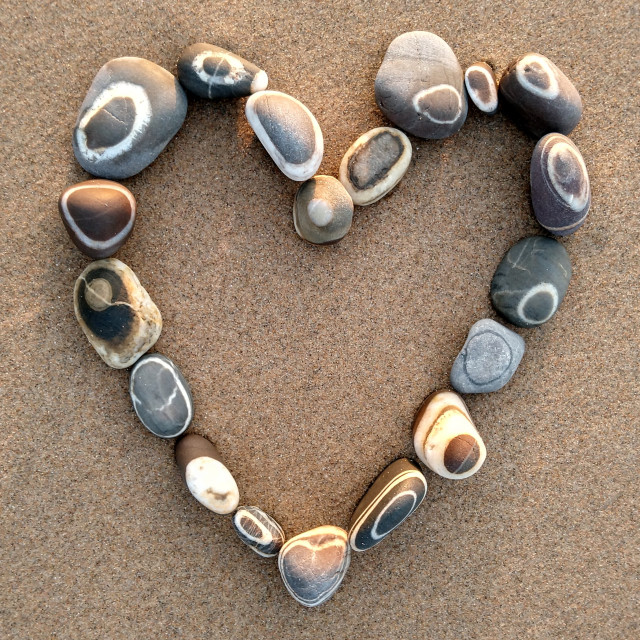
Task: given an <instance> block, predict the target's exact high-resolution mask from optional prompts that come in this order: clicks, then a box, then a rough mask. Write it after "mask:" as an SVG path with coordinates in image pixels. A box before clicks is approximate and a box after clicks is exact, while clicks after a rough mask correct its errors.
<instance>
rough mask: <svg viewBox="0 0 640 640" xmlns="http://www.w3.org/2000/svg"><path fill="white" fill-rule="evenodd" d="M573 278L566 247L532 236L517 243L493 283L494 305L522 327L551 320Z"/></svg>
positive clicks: (499, 267)
mask: <svg viewBox="0 0 640 640" xmlns="http://www.w3.org/2000/svg"><path fill="white" fill-rule="evenodd" d="M570 279H571V262H570V260H569V255H568V254H567V251H566V250H565V248H564V247H563V246H562V245H561V244H560V243H559V242H558V241H557V240H554V239H553V238H545V237H543V236H531V237H529V238H525V239H524V240H520V242H518V243H517V244H515V245H514V246H513V247H511V249H509V251H507V253H506V255H505V256H504V258H503V259H502V261H501V262H500V264H499V265H498V268H497V269H496V272H495V274H494V276H493V280H492V281H491V302H492V303H493V306H494V307H495V309H496V311H498V312H499V313H500V314H501V315H502V316H504V317H505V318H506V319H507V320H508V321H509V322H511V323H513V324H515V325H516V326H518V327H535V326H537V325H539V324H543V323H544V322H546V321H547V320H549V319H550V318H551V317H552V316H553V314H554V313H555V312H556V311H557V309H558V306H559V305H560V303H561V302H562V300H563V298H564V296H565V294H566V293H567V289H568V287H569V280H570Z"/></svg>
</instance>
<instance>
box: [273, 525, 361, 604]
mask: <svg viewBox="0 0 640 640" xmlns="http://www.w3.org/2000/svg"><path fill="white" fill-rule="evenodd" d="M350 552H351V549H350V547H349V543H348V541H347V532H346V531H344V530H343V529H340V528H339V527H334V526H324V527H317V528H316V529H311V531H307V532H305V533H301V534H300V535H298V536H296V537H295V538H291V540H287V542H285V543H284V546H283V547H282V549H281V550H280V554H279V555H278V568H279V569H280V575H281V576H282V581H283V582H284V586H285V587H286V588H287V591H289V593H290V594H291V595H292V596H293V597H294V598H295V600H297V601H298V602H299V603H300V604H302V605H304V606H305V607H316V606H318V605H319V604H322V603H323V602H325V601H326V600H328V599H329V598H330V597H331V596H332V595H333V594H334V593H335V592H336V590H337V589H338V587H339V586H340V583H341V582H342V580H343V578H344V576H345V574H346V573H347V569H348V568H349V562H350V560H351V553H350Z"/></svg>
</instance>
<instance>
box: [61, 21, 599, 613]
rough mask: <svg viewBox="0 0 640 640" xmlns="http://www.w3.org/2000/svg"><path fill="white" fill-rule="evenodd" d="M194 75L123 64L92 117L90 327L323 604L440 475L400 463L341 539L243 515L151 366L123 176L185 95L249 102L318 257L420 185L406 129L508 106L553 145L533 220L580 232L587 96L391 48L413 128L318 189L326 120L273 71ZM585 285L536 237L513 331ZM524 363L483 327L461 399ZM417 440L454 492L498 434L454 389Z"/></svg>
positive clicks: (514, 282) (460, 368)
mask: <svg viewBox="0 0 640 640" xmlns="http://www.w3.org/2000/svg"><path fill="white" fill-rule="evenodd" d="M177 67H178V78H177V79H176V78H174V76H173V75H171V74H170V73H169V72H168V71H166V70H164V69H162V68H161V67H159V66H158V65H156V64H154V63H153V62H150V61H148V60H143V59H140V58H118V59H116V60H112V61H110V62H108V63H107V64H105V65H104V66H103V67H102V69H100V71H99V72H98V74H97V75H96V77H95V79H94V81H93V83H92V85H91V87H90V89H89V92H88V94H87V96H86V98H85V100H84V102H83V103H82V106H81V108H80V113H79V115H78V119H77V122H76V126H75V129H74V132H73V149H74V152H75V155H76V157H77V159H78V161H79V162H80V164H81V165H82V166H83V167H84V168H85V169H86V170H87V171H88V172H89V173H91V174H92V175H94V176H97V177H98V178H99V179H96V180H88V181H85V182H82V183H80V184H76V185H73V186H71V187H69V188H68V189H66V190H65V192H64V193H63V194H62V195H61V197H60V200H59V211H60V215H61V217H62V220H63V222H64V225H65V227H66V229H67V231H68V232H69V235H70V236H71V239H72V240H73V242H74V243H75V244H76V246H77V247H78V248H79V249H80V250H81V251H83V252H84V253H85V254H87V255H88V256H90V257H91V258H94V259H95V261H94V262H92V263H90V264H89V265H88V266H87V268H86V269H85V270H84V271H83V273H82V274H81V275H80V276H79V277H78V279H77V281H76V285H75V290H74V308H75V313H76V317H77V319H78V322H79V323H80V326H81V327H82V330H83V331H84V333H85V335H86V336H87V338H88V340H89V342H90V343H91V344H92V345H93V347H94V348H95V350H96V351H97V352H98V354H99V355H100V357H101V358H102V359H103V360H104V361H105V362H106V363H107V364H108V365H109V366H111V367H114V368H126V367H132V369H131V373H130V396H131V401H132V404H133V408H134V410H135V413H136V414H137V416H138V418H139V419H140V421H141V422H142V424H143V425H144V426H145V427H146V428H147V429H148V430H149V431H150V432H152V433H153V434H155V435H156V436H159V437H161V438H179V440H177V443H176V446H175V457H176V462H177V465H178V467H179V469H180V473H181V474H182V477H183V480H184V482H185V484H186V485H187V487H188V489H189V491H190V492H191V494H192V495H193V496H194V498H195V499H196V500H197V501H198V502H200V503H201V504H202V505H203V506H204V507H206V508H207V509H209V510H211V511H213V512H214V513H217V514H233V516H232V525H233V528H234V530H235V531H236V533H237V534H238V537H239V538H240V540H242V542H244V543H245V544H246V545H247V546H248V547H249V548H251V549H252V550H253V551H255V552H256V553H257V554H258V555H260V556H263V557H275V556H277V558H278V567H279V570H280V573H281V576H282V580H283V582H284V585H285V587H286V588H287V590H288V591H289V593H290V594H291V595H292V596H293V597H294V598H295V599H296V600H297V601H298V602H299V603H301V604H302V605H305V606H308V607H313V606H316V605H318V604H321V603H322V602H324V601H326V600H327V599H328V598H329V597H331V595H332V594H333V593H334V592H335V591H336V589H337V588H338V587H339V586H340V583H341V582H342V580H343V578H344V576H345V573H346V571H347V568H348V566H349V562H350V554H351V551H358V552H361V551H366V550H367V549H370V548H372V547H374V546H375V545H377V544H379V543H380V542H382V540H384V539H385V538H386V536H388V535H389V534H390V533H391V532H392V531H393V530H394V529H395V528H396V527H398V526H399V525H400V524H401V523H402V522H404V521H405V520H406V519H407V518H408V517H409V516H410V515H411V514H412V513H413V512H414V511H415V510H416V509H417V508H418V506H419V505H420V504H421V503H422V501H423V500H424V498H425V496H426V493H427V480H426V477H425V475H424V474H423V472H422V471H421V469H420V467H419V466H417V464H415V463H414V462H412V461H410V460H408V459H406V458H402V459H399V460H396V461H394V462H392V463H391V464H390V465H388V466H387V467H386V468H385V469H384V470H383V471H382V472H381V473H380V474H379V475H378V476H377V478H376V479H375V480H374V481H373V483H372V484H371V486H370V488H369V489H368V490H367V491H366V493H365V494H364V496H363V497H362V499H361V501H360V502H359V504H358V505H357V507H356V509H355V510H354V512H353V515H352V517H351V521H350V523H349V527H348V528H347V529H346V530H345V529H342V528H340V527H336V526H330V525H325V526H320V527H317V528H315V529H312V530H310V531H307V532H305V533H302V534H299V535H297V536H295V537H293V538H290V539H289V540H287V539H286V536H285V532H284V531H283V529H282V527H281V526H280V525H279V524H278V523H277V522H276V521H275V520H274V518H273V517H271V516H270V515H269V514H267V513H265V512H264V511H263V510H261V509H260V508H258V507H255V506H239V504H240V492H239V489H238V485H237V484H236V481H235V480H234V478H233V475H232V474H231V472H230V471H229V469H228V468H227V467H226V465H225V464H224V461H223V459H222V458H221V456H220V453H219V452H218V450H217V449H216V447H215V446H214V445H213V444H212V443H211V442H210V441H209V440H207V439H206V438H204V437H202V436H200V435H197V434H194V433H190V434H187V435H184V434H185V431H186V430H187V429H188V427H189V425H190V423H191V420H192V417H193V414H194V407H193V399H192V396H191V392H190V389H189V385H188V383H187V381H186V380H185V378H184V376H183V375H182V373H181V372H180V370H179V369H178V367H177V366H176V365H175V364H174V363H173V362H172V361H171V360H170V359H169V358H167V357H165V356H163V355H161V354H159V353H147V352H148V351H149V350H150V349H151V348H152V347H153V345H154V344H155V343H156V341H157V340H158V337H159V336H160V332H161V330H162V317H161V315H160V312H159V310H158V308H157V307H156V305H155V304H154V302H153V300H152V299H151V297H150V296H149V294H148V293H147V291H146V290H145V289H144V287H143V286H142V285H141V284H140V282H139V280H138V278H137V277H136V275H135V274H134V272H133V271H132V270H131V269H130V268H129V267H128V266H127V265H125V264H124V263H122V262H121V261H119V260H117V259H116V258H112V257H110V256H112V255H113V254H114V253H115V252H116V251H117V250H118V249H119V248H120V247H121V246H122V245H123V243H124V242H125V241H126V239H127V237H128V236H129V235H130V233H131V231H132V229H133V224H134V221H135V216H136V201H135V198H134V196H133V194H132V193H131V192H130V191H129V190H128V189H127V188H125V187H124V186H122V185H120V184H118V183H117V182H112V179H122V178H127V177H130V176H132V175H134V174H136V173H138V172H139V171H141V170H142V169H144V168H145V167H147V166H148V165H149V164H150V163H151V162H153V160H154V159H155V158H156V157H157V156H158V154H159V153H160V152H161V151H162V149H164V147H165V146H166V145H167V144H168V143H169V142H170V140H171V139H172V137H173V136H174V135H175V134H176V133H177V131H178V130H179V129H180V126H181V125H182V123H183V121H184V118H185V116H186V112H187V96H186V93H185V89H186V90H187V91H189V92H190V93H192V94H194V95H196V96H199V97H201V98H206V99H223V98H236V97H242V96H248V99H247V102H246V109H245V113H246V117H247V120H248V122H249V124H250V125H251V127H252V128H253V130H254V132H255V134H256V136H257V137H258V139H259V140H260V142H261V143H262V145H263V146H264V148H265V150H266V151H267V153H268V154H269V155H270V156H271V158H272V159H273V161H274V162H275V164H276V165H277V167H278V168H279V169H280V170H281V171H282V172H283V173H284V174H285V175H286V176H287V177H289V178H291V179H292V180H296V181H299V182H302V184H301V185H300V187H299V189H298V191H297V193H296V195H295V198H294V204H293V222H294V227H295V229H296V231H297V233H298V234H299V235H300V236H301V237H302V238H303V239H305V240H307V241H309V242H311V243H313V244H330V243H334V242H337V241H338V240H340V239H341V238H343V237H344V236H345V234H346V233H347V232H348V230H349V228H350V226H351V223H352V219H353V213H354V205H358V206H366V205H369V204H372V203H374V202H376V201H378V200H379V199H381V198H382V197H384V196H385V195H386V194H388V193H389V192H390V191H391V190H392V189H393V188H394V187H395V186H396V185H397V184H398V182H399V181H400V180H401V178H402V177H403V176H404V174H405V173H406V171H407V170H408V168H409V165H410V163H411V154H412V147H411V142H410V140H409V138H408V137H407V135H406V134H405V133H403V131H406V132H407V133H409V134H411V135H414V136H418V137H420V138H427V139H439V138H444V137H447V136H450V135H452V134H454V133H456V132H457V131H458V130H459V129H460V128H461V127H462V125H463V124H464V122H465V119H466V117H467V113H468V100H469V99H470V100H471V101H472V102H473V103H474V104H475V105H476V106H477V107H478V109H479V110H480V111H482V112H484V113H487V114H493V113H495V112H496V111H497V110H498V106H499V102H500V104H501V105H502V106H503V107H504V109H505V111H506V112H507V113H509V114H510V115H511V116H512V117H513V118H514V119H515V121H516V123H517V124H518V125H520V126H521V127H523V128H524V129H526V130H527V131H529V132H531V133H532V134H533V135H535V136H536V137H540V140H539V141H538V143H537V145H536V146H535V149H534V151H533V156H532V162H531V200H532V204H533V209H534V212H535V215H536V217H537V219H538V220H539V222H540V224H541V225H542V226H543V227H544V228H546V229H547V230H549V231H551V232H552V233H554V234H556V235H566V234H569V233H572V232H574V231H575V230H576V229H577V228H578V227H579V226H580V225H582V224H583V222H584V220H585V217H586V215H587V212H588V209H589V205H590V200H591V194H590V187H589V178H588V175H587V170H586V167H585V164H584V161H583V159H582V156H581V154H580V152H579V151H578V149H577V147H576V146H575V144H574V143H573V142H571V141H570V140H569V139H568V138H567V137H566V134H568V133H569V132H570V131H571V130H572V129H573V128H574V127H575V125H576V124H577V123H578V121H579V119H580V116H581V113H582V104H581V101H580V96H579V95H578V92H577V91H576V89H575V87H574V86H573V85H572V84H571V82H570V81H569V79H568V78H567V77H566V76H565V75H564V74H563V73H562V72H561V71H560V70H559V69H558V68H557V67H556V66H555V65H554V64H553V63H552V62H551V61H550V60H548V59H547V58H545V57H544V56H541V55H539V54H533V53H528V54H526V55H524V56H521V57H520V58H518V59H516V60H515V61H514V62H513V63H512V64H511V65H509V67H508V68H507V70H506V71H505V73H504V74H503V76H502V78H501V80H500V83H499V85H498V83H497V81H496V76H495V74H494V71H493V69H492V67H491V66H490V65H488V64H487V63H486V62H478V63H475V64H473V65H471V66H469V67H468V68H467V70H466V71H465V72H464V73H463V72H462V68H461V67H460V64H459V63H458V60H457V58H456V56H455V54H454V53H453V51H452V50H451V48H450V47H449V46H448V45H447V43H446V42H444V40H442V39H441V38H439V37H438V36H436V35H434V34H432V33H428V32H424V31H416V32H411V33H405V34H403V35H401V36H399V37H398V38H396V39H395V40H394V41H393V42H392V43H391V44H390V46H389V48H388V50H387V52H386V55H385V56H384V60H383V61H382V65H381V66H380V69H379V71H378V74H377V76H376V79H375V96H376V101H377V103H378V105H379V107H380V109H381V111H382V112H383V113H384V114H385V115H386V117H387V118H388V119H389V120H390V121H391V122H392V123H393V124H395V125H396V126H397V127H398V128H392V127H378V128H375V129H372V130H371V131H368V132H366V133H364V134H363V135H361V136H360V137H358V138H357V140H355V142H354V143H353V144H352V145H351V146H350V147H349V149H348V150H347V151H346V153H345V155H344V158H343V160H342V162H341V164H340V169H339V176H338V178H335V177H332V176H326V175H316V172H317V170H318V168H319V167H320V164H321V162H322V157H323V151H324V146H323V136H322V131H321V129H320V126H319V124H318V122H317V120H316V119H315V117H314V116H313V114H312V113H311V112H310V111H309V109H308V108H307V107H306V106H305V105H303V104H302V103H301V102H299V101H298V100H296V99H295V98H293V97H292V96H289V95H287V94H285V93H281V92H278V91H271V90H267V85H268V77H267V74H266V73H265V72H264V71H262V70H261V69H259V68H258V67H257V66H256V65H254V64H252V63H251V62H248V61H247V60H244V59H243V58H241V57H239V56H237V55H235V54H233V53H231V52H229V51H226V50H224V49H221V48H219V47H216V46H213V45H209V44H202V43H201V44H195V45H192V46H190V47H188V48H187V49H185V51H184V52H183V53H182V55H181V56H180V59H179V60H178V65H177ZM541 136H542V137H541ZM570 277H571V264H570V261H569V257H568V255H567V252H566V250H565V249H564V247H563V246H562V245H561V244H560V243H559V242H558V241H557V240H554V239H552V238H549V237H545V236H534V237H529V238H525V239H523V240H521V241H520V242H518V243H517V244H516V245H514V246H513V247H512V248H511V249H510V250H509V251H508V252H507V254H506V255H505V256H504V258H503V260H502V261H501V262H500V264H499V265H498V267H497V269H496V272H495V275H494V277H493V280H492V283H491V290H490V295H491V301H492V303H493V306H494V307H495V309H496V310H497V312H498V313H499V314H500V315H502V316H503V317H504V318H505V319H506V320H508V321H509V322H510V323H512V324H514V325H516V326H517V327H534V326H537V325H540V324H542V323H544V322H546V321H548V320H549V319H550V318H551V317H552V316H553V315H554V313H555V312H556V310H557V309H558V306H559V304H560V302H561V301H562V299H563V297H564V295H565V293H566V291H567V288H568V285H569V280H570ZM524 350H525V343H524V340H523V338H522V337H521V336H520V335H519V334H518V333H516V332H515V331H513V330H511V329H508V328H507V327H505V326H503V325H501V324H499V323H498V322H496V321H495V320H493V319H488V318H485V319H481V320H479V321H478V322H476V323H475V324H474V325H473V326H472V327H471V329H470V331H469V334H468V337H467V339H466V341H465V343H464V346H463V347H462V350H461V351H460V353H459V355H458V356H457V358H456V359H455V362H454V363H453V367H452V369H451V375H450V381H451V385H452V386H453V388H454V389H455V390H456V391H457V392H459V393H486V392H493V391H497V390H498V389H501V388H502V387H504V385H506V384H507V383H508V382H509V380H510V379H511V378H512V376H513V375H514V373H515V372H516V370H517V368H518V365H519V364H520V361H521V360H522V357H523V354H524ZM145 354H146V355H145ZM413 442H414V448H415V453H416V456H417V457H418V459H419V460H420V461H421V462H422V463H423V464H424V465H425V466H426V467H427V468H428V469H430V470H431V471H433V472H434V473H436V474H438V475H440V476H442V477H444V478H450V479H454V480H461V479H464V478H468V477H470V476H471V475H473V474H474V473H476V472H477V471H478V470H479V469H480V467H481V466H482V465H483V463H484V461H485V458H486V448H485V445H484V443H483V441H482V437H481V436H480V434H479V433H478V431H477V429H476V427H475V425H474V423H473V420H472V418H471V415H470V413H469V410H468V409H467V407H466V405H465V403H464V401H463V399H462V397H461V396H460V395H458V393H456V392H454V391H448V390H442V391H437V392H435V393H433V394H431V395H430V396H429V397H428V398H427V399H426V400H425V402H424V403H423V405H422V407H421V408H420V410H419V411H418V413H417V415H416V418H415V421H414V425H413Z"/></svg>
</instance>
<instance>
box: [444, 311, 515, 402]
mask: <svg viewBox="0 0 640 640" xmlns="http://www.w3.org/2000/svg"><path fill="white" fill-rule="evenodd" d="M523 355H524V340H523V339H522V338H521V337H520V336H519V335H518V334H517V333H515V332H514V331H511V330H510V329H507V328H506V327H503V326H502V325H501V324H499V323H498V322H496V321H495V320H490V319H488V318H485V319H484V320H478V322H476V323H475V324H474V325H473V326H472V327H471V329H470V330H469V335H468V336H467V340H466V342H465V343H464V346H463V347H462V351H460V353H459V354H458V357H457V358H456V359H455V362H454V363H453V367H452V369H451V385H452V386H453V388H454V389H455V390H456V391H459V392H460V393H488V392H490V391H497V390H498V389H502V387H504V385H505V384H507V382H509V380H511V378H512V377H513V374H514V373H515V372H516V369H517V368H518V365H519V364H520V361H521V360H522V356H523Z"/></svg>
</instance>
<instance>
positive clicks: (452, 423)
mask: <svg viewBox="0 0 640 640" xmlns="http://www.w3.org/2000/svg"><path fill="white" fill-rule="evenodd" d="M413 446H414V448H415V450H416V453H417V454H418V457H419V458H420V460H421V461H422V462H423V463H424V464H425V465H426V466H427V467H429V469H431V471H434V472H435V473H437V474H438V475H440V476H442V477H443V478H450V479H451V480H462V479H464V478H468V477H469V476H472V475H473V474H474V473H476V472H477V471H478V469H480V467H481V466H482V465H483V463H484V461H485V458H486V457H487V450H486V448H485V446H484V442H483V441H482V438H481V437H480V434H479V433H478V431H477V429H476V427H475V425H474V424H473V420H471V416H470V415H469V410H468V409H467V406H466V405H465V403H464V401H463V400H462V398H461V397H460V396H459V395H458V394H457V393H454V392H453V391H437V392H435V393H432V394H431V395H430V396H429V397H428V398H427V399H426V400H425V401H424V403H423V405H422V407H420V410H419V411H418V414H417V415H416V419H415V421H414V423H413Z"/></svg>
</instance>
